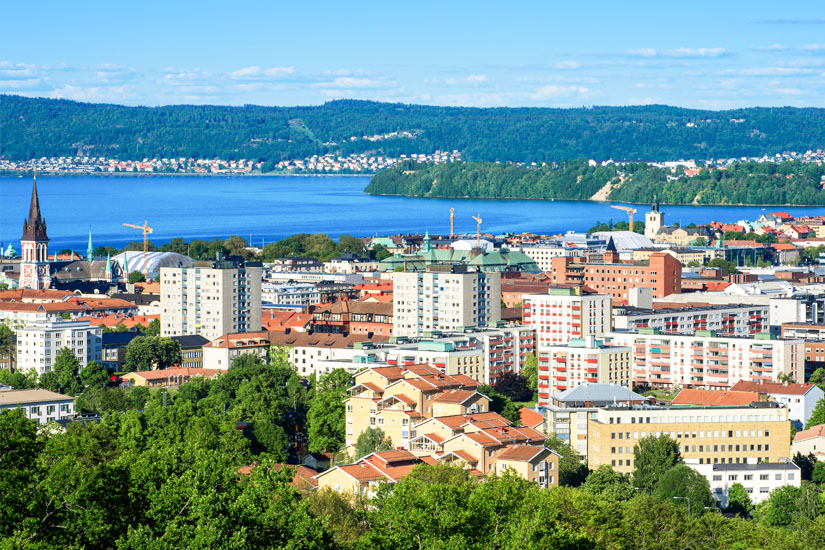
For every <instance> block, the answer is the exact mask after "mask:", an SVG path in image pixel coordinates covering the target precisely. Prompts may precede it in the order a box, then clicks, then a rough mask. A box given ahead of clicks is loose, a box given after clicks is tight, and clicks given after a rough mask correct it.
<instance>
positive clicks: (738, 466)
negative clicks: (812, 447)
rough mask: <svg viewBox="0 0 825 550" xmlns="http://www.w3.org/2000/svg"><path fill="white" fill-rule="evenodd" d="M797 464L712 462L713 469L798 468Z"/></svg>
mask: <svg viewBox="0 0 825 550" xmlns="http://www.w3.org/2000/svg"><path fill="white" fill-rule="evenodd" d="M798 469H799V466H797V465H796V464H794V463H793V462H760V463H759V464H748V463H739V464H714V465H713V470H714V471H717V470H721V471H731V470H798Z"/></svg>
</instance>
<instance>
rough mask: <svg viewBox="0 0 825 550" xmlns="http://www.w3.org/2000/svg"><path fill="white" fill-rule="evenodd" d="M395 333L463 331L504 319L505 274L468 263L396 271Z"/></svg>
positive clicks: (412, 334)
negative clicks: (502, 301) (503, 277)
mask: <svg viewBox="0 0 825 550" xmlns="http://www.w3.org/2000/svg"><path fill="white" fill-rule="evenodd" d="M393 289H394V290H393V325H394V326H393V334H394V335H395V336H423V335H424V334H425V333H430V332H432V331H445V332H446V331H461V330H463V329H464V328H466V327H483V326H487V325H489V324H490V323H491V322H495V321H498V320H500V319H501V274H500V273H498V272H480V271H468V270H467V268H466V267H465V266H438V265H436V266H431V267H430V268H428V270H427V271H425V272H410V273H406V272H398V273H393Z"/></svg>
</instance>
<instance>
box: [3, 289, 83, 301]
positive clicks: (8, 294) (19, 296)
mask: <svg viewBox="0 0 825 550" xmlns="http://www.w3.org/2000/svg"><path fill="white" fill-rule="evenodd" d="M73 295H74V294H72V293H71V292H69V291H68V290H45V289H43V290H32V289H28V288H23V289H17V290H0V302H5V301H8V300H55V301H63V300H64V299H66V298H67V297H68V296H73Z"/></svg>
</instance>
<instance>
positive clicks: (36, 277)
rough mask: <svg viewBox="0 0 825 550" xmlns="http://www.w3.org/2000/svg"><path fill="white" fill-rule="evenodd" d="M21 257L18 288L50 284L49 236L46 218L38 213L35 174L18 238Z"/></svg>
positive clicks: (33, 287) (37, 288) (35, 288)
mask: <svg viewBox="0 0 825 550" xmlns="http://www.w3.org/2000/svg"><path fill="white" fill-rule="evenodd" d="M20 246H21V254H22V259H21V261H20V288H29V289H33V290H40V289H43V288H49V286H51V272H50V269H49V236H48V235H46V220H44V219H43V217H42V216H41V215H40V199H39V198H38V196H37V175H35V177H34V184H33V186H32V199H31V204H30V205H29V217H28V219H26V221H24V222H23V236H22V237H21V238H20Z"/></svg>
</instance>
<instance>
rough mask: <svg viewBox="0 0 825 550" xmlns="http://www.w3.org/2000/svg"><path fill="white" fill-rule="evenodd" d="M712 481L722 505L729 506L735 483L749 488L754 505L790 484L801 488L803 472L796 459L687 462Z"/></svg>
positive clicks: (710, 482) (691, 460)
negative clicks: (717, 462)
mask: <svg viewBox="0 0 825 550" xmlns="http://www.w3.org/2000/svg"><path fill="white" fill-rule="evenodd" d="M685 464H686V465H687V466H690V467H691V468H693V469H694V470H696V471H697V472H698V473H700V474H702V476H703V477H704V478H705V479H707V480H708V484H709V485H710V491H711V493H712V494H713V498H714V499H716V502H717V503H718V504H719V506H720V507H721V508H726V507H727V506H728V504H729V503H730V501H729V500H728V491H729V490H730V487H731V485H733V484H734V483H739V484H740V485H742V486H743V487H744V488H745V491H746V492H747V493H748V497H750V500H751V502H752V503H753V504H759V503H760V502H762V501H763V500H765V499H767V498H768V497H769V496H770V494H771V492H772V491H774V490H775V489H779V488H781V487H784V486H786V485H791V486H793V487H800V486H801V485H802V472H801V471H800V469H799V466H797V465H796V464H794V463H793V462H790V461H789V462H762V463H757V462H756V461H755V460H751V461H749V462H748V463H746V464H741V463H740V464H699V463H698V461H697V460H696V459H688V460H686V461H685Z"/></svg>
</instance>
